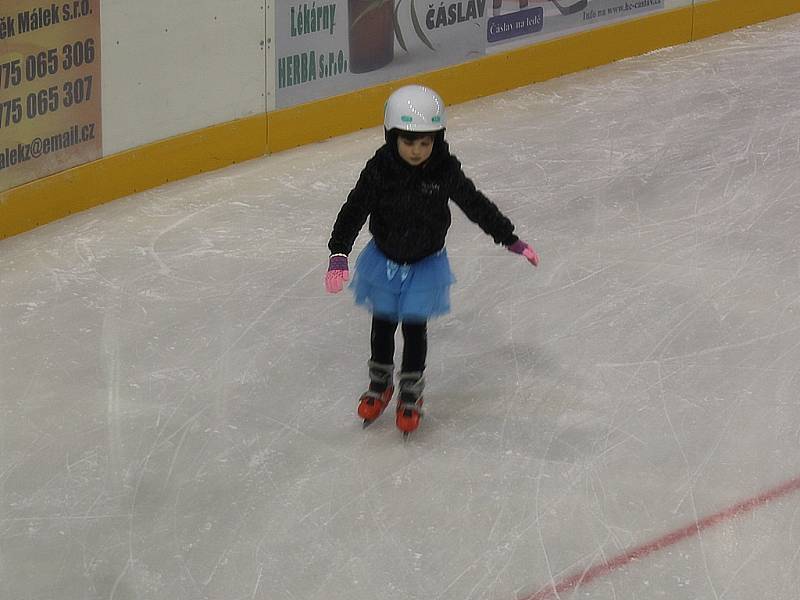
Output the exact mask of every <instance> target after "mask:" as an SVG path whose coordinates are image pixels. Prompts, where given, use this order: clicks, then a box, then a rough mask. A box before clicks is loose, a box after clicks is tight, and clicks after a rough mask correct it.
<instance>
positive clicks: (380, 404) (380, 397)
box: [358, 361, 394, 428]
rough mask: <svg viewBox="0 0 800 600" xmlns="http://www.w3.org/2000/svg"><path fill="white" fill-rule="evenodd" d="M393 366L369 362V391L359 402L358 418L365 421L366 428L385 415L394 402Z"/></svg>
mask: <svg viewBox="0 0 800 600" xmlns="http://www.w3.org/2000/svg"><path fill="white" fill-rule="evenodd" d="M393 372H394V366H393V365H383V364H380V363H376V362H373V361H369V379H370V382H369V389H368V390H367V391H366V392H364V394H363V395H362V396H361V398H360V399H359V401H358V416H359V417H361V418H362V419H363V420H364V424H363V426H364V427H365V428H366V427H368V426H369V425H371V424H372V422H373V421H375V419H377V418H378V417H380V416H381V415H382V414H383V411H384V410H386V407H387V406H389V402H391V400H392V394H393V393H394V386H392V373H393Z"/></svg>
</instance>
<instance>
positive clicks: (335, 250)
mask: <svg viewBox="0 0 800 600" xmlns="http://www.w3.org/2000/svg"><path fill="white" fill-rule="evenodd" d="M373 161H374V159H372V160H370V161H369V162H368V163H367V165H366V166H365V167H364V170H363V171H361V175H360V176H359V178H358V182H357V183H356V186H355V187H354V188H353V189H352V190H351V191H350V193H349V194H348V195H347V200H346V201H345V203H344V204H343V205H342V208H341V209H340V210H339V215H338V216H337V217H336V222H335V223H334V224H333V231H332V232H331V239H330V241H329V242H328V249H329V250H330V251H331V254H345V255H347V254H350V251H351V250H352V249H353V243H355V241H356V237H358V233H359V232H360V231H361V228H362V227H363V226H364V222H365V221H366V220H367V217H368V216H369V213H370V210H371V209H372V196H373V193H374V189H375V186H374V185H373V176H372V173H373V169H374V163H373Z"/></svg>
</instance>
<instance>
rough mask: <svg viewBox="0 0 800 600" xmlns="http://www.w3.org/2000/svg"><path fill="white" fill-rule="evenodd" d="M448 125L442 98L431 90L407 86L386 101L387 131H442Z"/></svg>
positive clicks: (384, 123)
mask: <svg viewBox="0 0 800 600" xmlns="http://www.w3.org/2000/svg"><path fill="white" fill-rule="evenodd" d="M446 124H447V116H446V115H445V112H444V101H443V100H442V97H441V96H440V95H439V94H437V93H436V92H434V91H433V90H432V89H431V88H428V87H425V86H422V85H407V86H405V87H401V88H400V89H398V90H396V91H395V92H394V93H393V94H392V95H391V96H389V99H388V100H387V101H386V107H385V108H384V112H383V126H384V128H386V131H391V130H392V129H399V130H401V131H421V132H424V131H441V130H443V129H444V128H445V126H446Z"/></svg>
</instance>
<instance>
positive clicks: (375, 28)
mask: <svg viewBox="0 0 800 600" xmlns="http://www.w3.org/2000/svg"><path fill="white" fill-rule="evenodd" d="M348 2H349V9H350V28H349V46H350V72H352V73H366V72H369V71H374V70H376V69H379V68H381V67H383V66H385V65H387V64H389V63H390V62H392V60H393V59H394V44H395V40H396V41H397V45H398V46H399V47H400V48H401V49H402V50H403V51H405V52H410V50H409V46H410V43H409V41H410V38H409V31H407V30H406V31H404V23H405V27H408V22H409V21H410V24H411V28H412V29H413V34H412V35H413V36H416V39H418V40H419V41H420V42H421V43H422V45H423V46H424V47H425V48H427V49H428V50H430V51H434V52H435V51H437V47H436V45H435V44H434V42H433V41H432V40H431V37H432V36H431V33H430V32H435V31H437V30H439V29H442V28H445V27H450V26H453V25H458V24H461V23H466V22H469V21H473V20H476V19H480V18H482V17H483V16H484V14H485V12H486V2H487V0H451V1H449V2H447V1H445V0H440V1H439V3H438V4H434V3H430V4H428V9H427V10H426V11H425V13H424V14H421V13H420V12H419V11H418V10H417V6H416V2H415V0H408V1H407V2H406V1H405V0H396V1H395V0H348ZM406 11H407V12H408V14H407V16H406Z"/></svg>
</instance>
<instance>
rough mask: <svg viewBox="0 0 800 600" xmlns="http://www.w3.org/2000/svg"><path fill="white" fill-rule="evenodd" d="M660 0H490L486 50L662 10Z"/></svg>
mask: <svg viewBox="0 0 800 600" xmlns="http://www.w3.org/2000/svg"><path fill="white" fill-rule="evenodd" d="M664 1H665V0H493V2H492V8H491V10H490V14H488V15H487V22H486V41H487V43H488V44H489V46H488V47H489V49H490V50H492V49H507V47H508V45H509V44H512V43H516V44H518V45H519V44H525V45H527V44H532V43H535V42H536V41H537V40H538V39H542V38H553V37H559V36H560V35H566V34H569V33H575V32H577V31H581V30H585V29H589V28H591V27H592V26H596V25H605V24H608V23H611V22H613V21H617V20H621V19H626V18H630V17H636V16H640V15H643V14H645V13H649V12H653V11H658V10H662V9H663V8H664ZM498 46H502V48H498Z"/></svg>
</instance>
